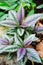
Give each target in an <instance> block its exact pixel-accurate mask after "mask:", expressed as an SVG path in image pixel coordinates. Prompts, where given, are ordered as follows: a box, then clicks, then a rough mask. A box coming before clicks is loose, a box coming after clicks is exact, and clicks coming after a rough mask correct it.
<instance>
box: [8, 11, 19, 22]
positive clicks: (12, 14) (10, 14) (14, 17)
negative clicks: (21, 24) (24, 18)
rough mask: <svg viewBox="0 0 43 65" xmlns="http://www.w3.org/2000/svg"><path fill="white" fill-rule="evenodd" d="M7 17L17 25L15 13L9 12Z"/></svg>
mask: <svg viewBox="0 0 43 65" xmlns="http://www.w3.org/2000/svg"><path fill="white" fill-rule="evenodd" d="M8 15H9V19H12V20H14V21H15V22H16V23H18V20H17V13H16V12H15V11H13V10H10V11H9V12H8Z"/></svg>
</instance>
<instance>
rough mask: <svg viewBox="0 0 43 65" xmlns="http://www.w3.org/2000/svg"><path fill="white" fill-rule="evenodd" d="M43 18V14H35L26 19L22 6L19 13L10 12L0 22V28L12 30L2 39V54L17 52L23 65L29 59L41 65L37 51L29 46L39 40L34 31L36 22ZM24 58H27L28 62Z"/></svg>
mask: <svg viewBox="0 0 43 65" xmlns="http://www.w3.org/2000/svg"><path fill="white" fill-rule="evenodd" d="M42 16H43V14H34V15H31V16H28V17H26V18H25V16H24V8H23V7H22V6H21V7H20V9H19V10H18V12H15V11H14V10H10V11H9V12H8V14H7V18H6V19H4V20H3V21H1V22H0V26H5V27H8V28H10V30H8V31H6V32H5V34H4V35H3V36H2V38H0V44H1V45H0V53H3V52H9V53H12V52H16V53H17V60H18V61H20V63H21V65H22V64H23V65H25V62H26V61H27V59H29V60H31V61H32V62H39V63H41V60H40V57H39V55H38V53H37V52H36V51H35V49H34V48H28V46H29V45H30V44H32V42H34V41H36V40H37V37H36V36H35V33H34V32H32V31H33V30H34V27H35V24H36V22H37V21H38V20H39V19H40V17H42ZM30 32H31V33H30ZM27 57H28V58H27ZM24 58H26V60H25V59H24ZM23 59H24V61H23Z"/></svg>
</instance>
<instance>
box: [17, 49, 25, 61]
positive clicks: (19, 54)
mask: <svg viewBox="0 0 43 65" xmlns="http://www.w3.org/2000/svg"><path fill="white" fill-rule="evenodd" d="M25 53H26V50H25V48H19V49H18V52H17V61H20V60H21V59H22V58H23V57H24V55H25Z"/></svg>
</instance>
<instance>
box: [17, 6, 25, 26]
mask: <svg viewBox="0 0 43 65" xmlns="http://www.w3.org/2000/svg"><path fill="white" fill-rule="evenodd" d="M17 18H18V22H19V24H20V25H21V24H22V20H23V19H24V8H23V7H20V9H19V10H18V13H17Z"/></svg>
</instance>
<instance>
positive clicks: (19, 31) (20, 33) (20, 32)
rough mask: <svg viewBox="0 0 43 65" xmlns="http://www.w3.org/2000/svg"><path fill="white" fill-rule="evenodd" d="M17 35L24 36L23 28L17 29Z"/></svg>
mask: <svg viewBox="0 0 43 65" xmlns="http://www.w3.org/2000/svg"><path fill="white" fill-rule="evenodd" d="M17 33H18V34H19V35H20V36H22V35H23V34H24V29H22V28H19V29H17Z"/></svg>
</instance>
